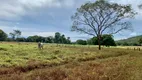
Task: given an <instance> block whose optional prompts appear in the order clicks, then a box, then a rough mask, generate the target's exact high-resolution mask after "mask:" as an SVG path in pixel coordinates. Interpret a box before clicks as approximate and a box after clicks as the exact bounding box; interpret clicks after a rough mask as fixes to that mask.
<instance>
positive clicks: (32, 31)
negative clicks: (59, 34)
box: [0, 26, 55, 37]
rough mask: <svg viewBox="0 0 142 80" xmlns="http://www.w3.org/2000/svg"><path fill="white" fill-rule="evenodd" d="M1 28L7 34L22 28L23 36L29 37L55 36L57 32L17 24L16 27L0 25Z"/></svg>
mask: <svg viewBox="0 0 142 80" xmlns="http://www.w3.org/2000/svg"><path fill="white" fill-rule="evenodd" d="M0 29H2V30H3V31H4V32H6V33H7V34H9V33H10V32H13V30H20V31H21V32H22V35H21V36H23V37H28V36H33V35H38V36H43V37H48V36H54V34H55V32H42V31H38V29H35V28H20V27H17V26H14V27H9V26H0Z"/></svg>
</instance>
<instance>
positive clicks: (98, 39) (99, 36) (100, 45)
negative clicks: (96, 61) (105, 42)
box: [98, 35, 101, 50]
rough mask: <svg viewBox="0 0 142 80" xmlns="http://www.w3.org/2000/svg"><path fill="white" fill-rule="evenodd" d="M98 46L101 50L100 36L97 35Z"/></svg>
mask: <svg viewBox="0 0 142 80" xmlns="http://www.w3.org/2000/svg"><path fill="white" fill-rule="evenodd" d="M98 45H99V50H101V36H100V35H98Z"/></svg>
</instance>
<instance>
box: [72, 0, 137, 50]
mask: <svg viewBox="0 0 142 80" xmlns="http://www.w3.org/2000/svg"><path fill="white" fill-rule="evenodd" d="M134 15H135V12H134V11H133V10H132V8H131V6H130V5H121V4H117V3H109V2H108V1H106V0H97V1H96V2H94V3H91V2H88V3H86V4H84V5H82V6H81V7H80V8H77V12H76V13H75V15H73V16H72V20H73V26H72V31H77V32H81V33H85V34H88V35H92V36H97V38H98V44H99V50H101V36H102V35H103V34H115V33H118V32H119V31H122V30H128V29H131V28H132V27H131V23H130V22H128V21H127V20H128V19H129V18H133V17H134Z"/></svg>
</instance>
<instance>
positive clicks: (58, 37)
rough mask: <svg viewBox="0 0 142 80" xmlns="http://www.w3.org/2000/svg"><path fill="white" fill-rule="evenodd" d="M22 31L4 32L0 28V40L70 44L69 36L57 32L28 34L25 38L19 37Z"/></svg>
mask: <svg viewBox="0 0 142 80" xmlns="http://www.w3.org/2000/svg"><path fill="white" fill-rule="evenodd" d="M21 34H22V32H21V31H20V30H13V32H11V33H9V37H8V34H6V33H5V32H4V31H3V30H0V41H16V42H44V43H61V44H71V40H70V37H65V35H64V34H61V33H59V32H56V33H55V36H49V37H43V36H38V35H34V36H29V37H27V38H25V37H20V36H21Z"/></svg>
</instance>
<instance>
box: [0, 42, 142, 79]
mask: <svg viewBox="0 0 142 80" xmlns="http://www.w3.org/2000/svg"><path fill="white" fill-rule="evenodd" d="M141 61H142V51H134V50H127V47H126V48H124V47H123V48H122V47H111V48H105V47H103V49H102V50H101V51H99V50H98V49H97V47H96V46H80V45H62V44H60V45H57V44H45V45H44V49H43V50H39V49H38V48H37V43H15V42H2V43H0V80H141V79H142V62H141Z"/></svg>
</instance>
